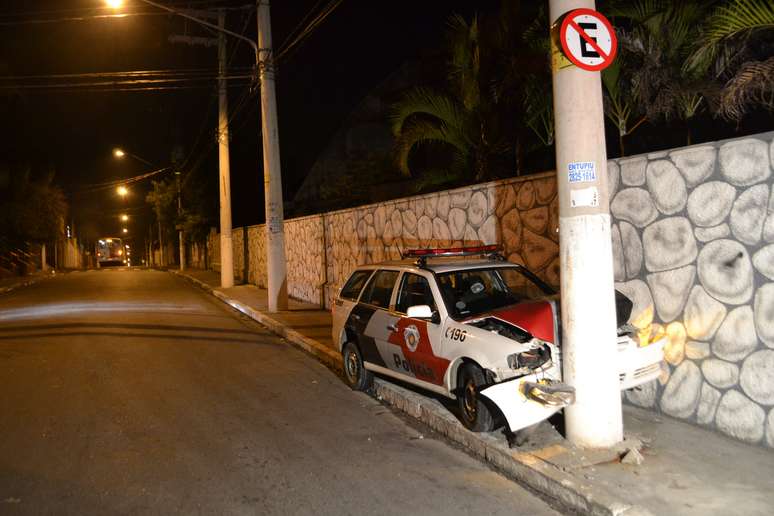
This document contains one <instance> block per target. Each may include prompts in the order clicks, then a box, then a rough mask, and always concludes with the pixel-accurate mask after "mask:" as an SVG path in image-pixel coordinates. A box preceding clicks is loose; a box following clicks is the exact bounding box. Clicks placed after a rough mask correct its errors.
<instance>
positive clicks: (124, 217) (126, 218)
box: [121, 215, 129, 222]
mask: <svg viewBox="0 0 774 516" xmlns="http://www.w3.org/2000/svg"><path fill="white" fill-rule="evenodd" d="M127 220H129V215H121V221H123V222H126V221H127Z"/></svg>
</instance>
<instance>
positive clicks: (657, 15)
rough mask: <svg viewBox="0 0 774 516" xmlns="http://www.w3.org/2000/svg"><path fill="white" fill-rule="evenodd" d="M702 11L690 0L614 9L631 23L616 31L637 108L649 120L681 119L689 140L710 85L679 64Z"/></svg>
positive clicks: (644, 0) (644, 1)
mask: <svg viewBox="0 0 774 516" xmlns="http://www.w3.org/2000/svg"><path fill="white" fill-rule="evenodd" d="M706 10H707V6H706V3H704V2H697V1H691V0H685V1H681V2H669V1H666V0H633V1H625V2H616V3H614V5H613V8H612V11H613V13H614V15H615V16H616V17H619V18H623V19H626V20H628V22H629V23H630V28H629V29H628V30H627V29H622V30H620V31H619V34H618V35H619V41H620V43H621V47H622V55H623V57H622V59H624V60H625V61H627V70H626V75H628V77H629V81H630V84H631V88H632V92H633V94H634V98H635V99H636V100H637V103H638V104H639V107H640V109H642V111H643V112H644V113H645V116H646V117H647V119H649V120H652V121H656V120H659V119H663V120H665V121H667V122H669V121H671V120H673V119H677V120H681V121H682V122H684V123H685V125H686V130H687V136H688V137H687V139H688V144H690V143H691V132H690V123H691V120H692V119H693V118H694V117H695V116H696V115H697V114H698V113H699V112H700V111H701V110H702V109H703V108H704V107H706V106H705V105H706V96H707V92H708V90H709V89H710V84H709V81H707V80H706V78H704V77H702V76H700V75H697V74H694V73H690V72H688V71H687V70H685V68H684V66H683V64H684V62H685V59H686V58H687V56H688V55H689V53H690V52H691V50H692V48H693V45H694V44H695V42H696V41H697V40H698V38H699V34H700V28H701V23H702V21H703V20H704V18H705V16H706Z"/></svg>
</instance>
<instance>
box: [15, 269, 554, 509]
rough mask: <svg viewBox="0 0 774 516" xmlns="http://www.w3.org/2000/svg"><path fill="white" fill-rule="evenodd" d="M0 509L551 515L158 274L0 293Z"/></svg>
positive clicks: (86, 276) (78, 276)
mask: <svg viewBox="0 0 774 516" xmlns="http://www.w3.org/2000/svg"><path fill="white" fill-rule="evenodd" d="M0 414H1V416H0V514H4V515H15V514H78V515H89V514H95V515H97V514H99V515H105V514H218V515H220V514H336V515H344V514H439V515H440V514H443V515H449V514H509V515H513V514H530V515H532V514H556V512H554V510H553V509H552V508H551V507H549V506H548V505H546V503H545V502H544V501H542V500H541V499H539V498H537V497H535V496H534V495H533V494H531V493H529V492H527V491H525V490H524V489H523V488H521V487H520V486H519V485H518V484H515V483H513V482H511V481H510V480H508V479H506V478H504V477H502V476H500V475H498V474H496V473H494V472H493V471H491V470H490V469H488V468H487V467H486V466H484V465H482V464H481V463H479V462H478V461H476V460H474V459H472V458H470V457H469V456H467V455H466V454H464V453H462V452H460V451H458V450H456V449H454V448H452V447H450V446H449V445H447V444H446V443H445V442H443V441H440V440H437V439H435V438H432V437H430V436H423V435H422V429H421V428H419V427H412V426H410V425H409V424H407V423H406V422H404V421H403V420H402V419H401V418H400V417H399V416H397V415H396V414H394V413H393V412H392V411H391V410H389V409H388V408H385V407H384V406H382V405H380V404H379V403H378V402H377V401H375V400H373V399H371V398H369V397H368V396H366V395H364V394H361V393H355V392H352V391H350V390H349V389H348V388H347V387H346V386H345V385H344V384H343V383H342V381H341V380H340V379H339V378H338V377H336V376H335V375H334V374H333V373H332V372H330V371H329V370H328V369H326V368H325V367H323V366H322V365H321V364H319V363H317V362H316V361H315V360H314V359H312V358H310V357H308V356H307V355H305V354H303V353H302V352H300V351H298V350H297V349H295V348H293V347H292V346H291V345H289V344H287V343H286V342H284V341H283V340H282V339H280V338H278V337H276V336H274V335H272V334H270V333H269V332H267V331H266V330H264V329H263V328H261V327H260V326H259V325H257V324H256V323H254V322H252V321H249V320H247V319H245V318H243V317H242V316H240V315H237V314H236V313H235V312H233V311H231V310H230V309H229V308H227V307H226V306H225V305H222V304H221V303H220V302H219V301H217V300H215V299H214V298H211V297H210V296H209V295H207V294H205V293H203V292H201V291H199V290H196V289H195V288H193V287H192V286H190V285H188V284H187V283H186V282H185V281H184V280H182V279H180V278H177V277H174V276H172V275H170V274H167V273H163V272H157V271H144V270H139V269H133V270H126V269H114V270H101V271H91V272H77V273H71V274H67V275H63V276H61V277H58V278H56V279H53V280H49V281H45V282H42V283H40V284H37V285H34V286H31V287H27V288H23V289H20V290H18V291H15V292H12V293H9V294H5V295H0Z"/></svg>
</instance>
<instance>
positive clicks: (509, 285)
mask: <svg viewBox="0 0 774 516" xmlns="http://www.w3.org/2000/svg"><path fill="white" fill-rule="evenodd" d="M437 278H438V287H439V288H440V290H441V294H442V296H443V300H444V303H445V304H446V310H447V311H448V312H449V315H451V317H452V318H454V319H467V318H469V317H475V316H477V315H479V314H482V313H486V312H490V311H492V310H496V309H498V308H502V307H504V306H508V305H512V304H515V303H520V302H522V301H528V300H533V299H541V298H544V297H545V296H547V295H552V294H554V293H555V292H554V290H553V289H552V288H551V287H549V286H548V285H547V284H545V283H544V282H542V281H541V280H540V279H539V278H537V277H536V276H535V275H534V274H532V273H531V272H529V271H527V270H526V269H524V268H521V267H496V268H494V267H493V268H491V269H468V270H461V271H454V272H445V273H440V274H438V275H437Z"/></svg>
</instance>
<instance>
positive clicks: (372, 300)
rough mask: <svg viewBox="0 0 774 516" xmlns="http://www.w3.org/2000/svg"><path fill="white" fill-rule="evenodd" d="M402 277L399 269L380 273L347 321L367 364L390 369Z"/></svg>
mask: <svg viewBox="0 0 774 516" xmlns="http://www.w3.org/2000/svg"><path fill="white" fill-rule="evenodd" d="M399 274H400V273H399V271H397V270H389V269H379V270H377V271H376V272H375V273H374V274H373V276H371V279H369V280H368V284H367V285H366V286H365V288H364V289H363V293H362V294H361V295H360V301H359V302H358V304H357V305H355V306H354V307H353V308H352V312H351V313H350V315H349V318H348V320H347V327H348V328H350V329H351V330H352V331H353V332H354V333H355V334H356V335H357V339H358V345H359V346H360V351H361V353H362V354H363V360H364V361H365V362H366V363H367V364H366V365H368V364H373V365H376V366H379V367H383V368H390V366H389V363H390V362H389V361H390V360H391V355H390V353H389V344H388V342H387V338H388V337H389V335H390V330H389V329H388V327H391V326H393V325H394V324H395V322H396V321H397V320H398V317H397V316H396V315H393V314H391V312H390V306H391V303H392V297H393V290H394V289H395V284H396V283H397V280H398V275H399Z"/></svg>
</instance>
